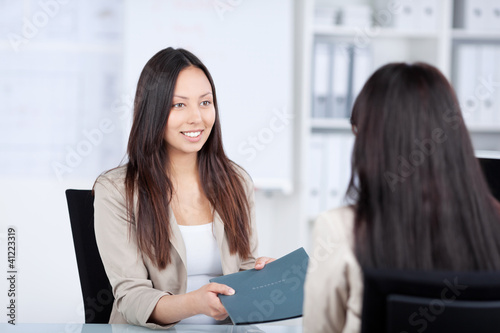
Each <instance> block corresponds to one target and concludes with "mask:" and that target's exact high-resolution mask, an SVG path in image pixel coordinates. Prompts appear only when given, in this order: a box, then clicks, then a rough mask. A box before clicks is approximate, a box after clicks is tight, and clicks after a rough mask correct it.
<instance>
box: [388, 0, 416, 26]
mask: <svg viewBox="0 0 500 333" xmlns="http://www.w3.org/2000/svg"><path fill="white" fill-rule="evenodd" d="M398 3H399V9H398V11H397V12H396V13H394V20H393V22H394V29H396V30H415V29H416V27H417V24H419V23H418V21H417V19H418V8H419V7H420V5H419V4H418V1H414V0H399V1H398Z"/></svg>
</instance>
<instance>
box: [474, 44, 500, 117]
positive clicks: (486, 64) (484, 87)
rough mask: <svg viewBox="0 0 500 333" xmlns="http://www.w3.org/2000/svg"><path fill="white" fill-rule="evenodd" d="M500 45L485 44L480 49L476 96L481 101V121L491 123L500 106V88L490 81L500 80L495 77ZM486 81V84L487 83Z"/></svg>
mask: <svg viewBox="0 0 500 333" xmlns="http://www.w3.org/2000/svg"><path fill="white" fill-rule="evenodd" d="M498 48H499V47H498V46H493V45H483V46H480V49H479V68H480V70H479V75H478V79H479V80H478V81H477V88H476V92H475V93H476V97H477V98H478V99H479V101H480V108H479V117H478V120H479V123H480V124H481V125H490V124H491V123H492V122H493V120H494V113H495V110H496V109H497V108H498V104H497V103H495V102H496V101H495V100H496V91H495V90H497V89H499V88H498V87H495V86H494V85H491V84H490V82H498V78H495V77H494V73H495V69H496V67H497V66H498V65H499V63H498V60H497V58H496V56H497V50H498ZM485 83H486V84H485Z"/></svg>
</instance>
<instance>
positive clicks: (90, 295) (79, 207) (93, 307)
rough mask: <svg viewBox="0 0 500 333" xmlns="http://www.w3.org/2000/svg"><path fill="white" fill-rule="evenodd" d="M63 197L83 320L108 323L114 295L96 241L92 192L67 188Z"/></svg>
mask: <svg viewBox="0 0 500 333" xmlns="http://www.w3.org/2000/svg"><path fill="white" fill-rule="evenodd" d="M66 199H67V201H68V209H69V218H70V222H71V231H72V233H73V243H74V245H75V253H76V262H77V265H78V273H79V275H80V285H81V288H82V295H83V305H84V308H85V323H108V322H109V317H110V314H111V309H112V307H113V301H114V297H113V292H112V289H111V286H110V284H109V280H108V276H107V275H106V272H105V271H104V266H103V264H102V260H101V256H100V255H99V250H98V249H97V243H96V240H95V232H94V197H93V195H92V191H91V190H66Z"/></svg>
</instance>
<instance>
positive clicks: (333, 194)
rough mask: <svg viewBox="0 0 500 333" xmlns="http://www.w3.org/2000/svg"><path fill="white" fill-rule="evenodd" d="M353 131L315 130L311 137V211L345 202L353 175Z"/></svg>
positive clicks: (314, 215) (329, 207)
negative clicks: (321, 131)
mask: <svg viewBox="0 0 500 333" xmlns="http://www.w3.org/2000/svg"><path fill="white" fill-rule="evenodd" d="M353 144H354V135H352V134H350V133H312V134H311V140H310V159H309V161H310V166H309V181H308V184H309V204H308V215H309V217H310V218H314V217H316V216H317V215H318V214H319V213H321V212H323V211H326V210H329V209H333V208H335V207H339V206H342V205H343V204H345V200H344V199H345V192H346V190H347V186H348V184H349V179H350V175H351V152H352V147H353Z"/></svg>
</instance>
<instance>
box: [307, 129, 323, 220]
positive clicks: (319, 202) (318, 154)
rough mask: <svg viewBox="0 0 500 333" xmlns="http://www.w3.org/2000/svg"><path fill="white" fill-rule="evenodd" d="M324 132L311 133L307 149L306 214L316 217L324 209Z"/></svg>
mask: <svg viewBox="0 0 500 333" xmlns="http://www.w3.org/2000/svg"><path fill="white" fill-rule="evenodd" d="M325 146H326V140H325V134H319V133H313V134H311V139H310V151H309V158H310V159H309V170H308V172H309V181H308V184H309V188H308V191H309V204H308V216H309V217H310V218H316V216H318V214H319V213H321V212H322V211H324V210H325V196H324V192H325V177H324V174H325V173H324V172H325V153H324V152H325Z"/></svg>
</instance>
